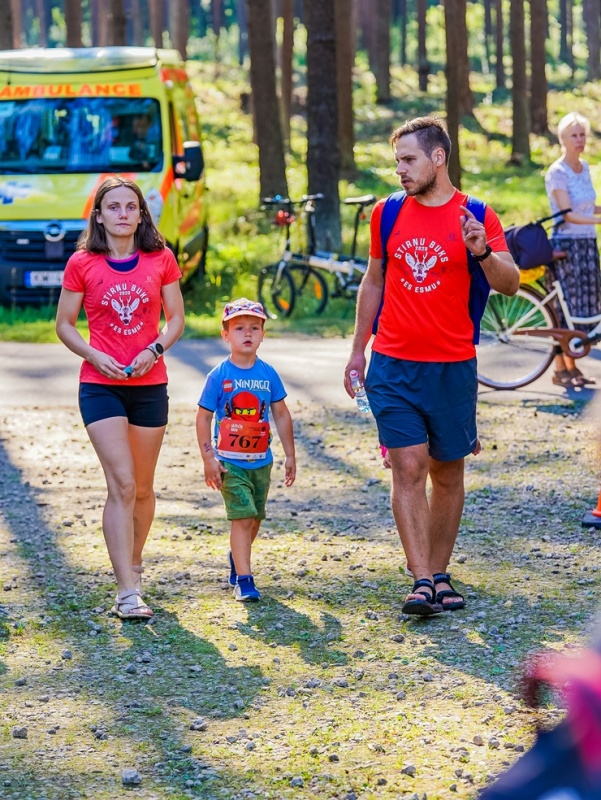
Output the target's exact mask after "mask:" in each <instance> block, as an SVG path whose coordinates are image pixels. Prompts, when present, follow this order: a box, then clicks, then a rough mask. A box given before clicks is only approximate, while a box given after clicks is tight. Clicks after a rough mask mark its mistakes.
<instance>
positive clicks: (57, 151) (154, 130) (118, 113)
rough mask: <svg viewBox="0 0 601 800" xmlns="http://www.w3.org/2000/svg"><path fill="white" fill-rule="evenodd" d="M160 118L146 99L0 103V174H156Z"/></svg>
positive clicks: (159, 157)
mask: <svg viewBox="0 0 601 800" xmlns="http://www.w3.org/2000/svg"><path fill="white" fill-rule="evenodd" d="M162 166H163V144H162V130H161V114H160V108H159V102H158V100H152V99H150V98H142V97H136V98H127V99H124V98H116V97H78V98H74V99H68V98H67V99H66V98H60V99H51V98H48V99H46V98H40V99H32V100H11V101H8V102H3V103H0V174H5V175H6V174H16V173H40V172H43V173H52V172H79V173H81V172H160V170H161V169H162Z"/></svg>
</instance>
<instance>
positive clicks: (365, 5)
mask: <svg viewBox="0 0 601 800" xmlns="http://www.w3.org/2000/svg"><path fill="white" fill-rule="evenodd" d="M358 2H359V7H358V12H357V21H358V25H359V41H360V45H361V47H363V49H364V50H366V51H367V55H368V56H369V66H370V68H373V51H374V46H375V42H374V40H375V27H376V26H375V15H374V10H373V4H372V3H373V0H358Z"/></svg>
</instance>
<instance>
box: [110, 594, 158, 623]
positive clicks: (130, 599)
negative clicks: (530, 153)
mask: <svg viewBox="0 0 601 800" xmlns="http://www.w3.org/2000/svg"><path fill="white" fill-rule="evenodd" d="M111 611H112V613H113V614H116V615H117V616H118V617H119V619H151V618H152V617H153V616H154V614H153V611H152V609H151V608H149V607H148V606H147V605H146V603H145V602H144V601H143V600H142V597H141V595H140V594H139V592H137V591H136V590H135V589H129V590H126V591H125V592H119V593H118V594H117V598H116V600H115V605H114V606H113V607H112V609H111Z"/></svg>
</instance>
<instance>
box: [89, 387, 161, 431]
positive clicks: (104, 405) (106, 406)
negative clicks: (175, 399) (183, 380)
mask: <svg viewBox="0 0 601 800" xmlns="http://www.w3.org/2000/svg"><path fill="white" fill-rule="evenodd" d="M79 410H80V411H81V416H82V418H83V424H84V425H86V426H87V425H90V424H91V423H92V422H98V421H99V420H101V419H110V418H111V417H127V421H128V422H129V424H130V425H138V426H139V427H140V428H162V427H163V425H166V424H167V415H168V412H169V397H168V395H167V384H166V383H159V384H157V385H153V386H114V385H112V384H111V385H108V384H104V383H81V384H80V385H79Z"/></svg>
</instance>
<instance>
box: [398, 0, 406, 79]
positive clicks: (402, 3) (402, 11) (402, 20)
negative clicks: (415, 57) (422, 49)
mask: <svg viewBox="0 0 601 800" xmlns="http://www.w3.org/2000/svg"><path fill="white" fill-rule="evenodd" d="M399 27H400V32H401V50H400V53H399V56H400V62H401V67H404V66H406V64H407V0H399Z"/></svg>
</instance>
